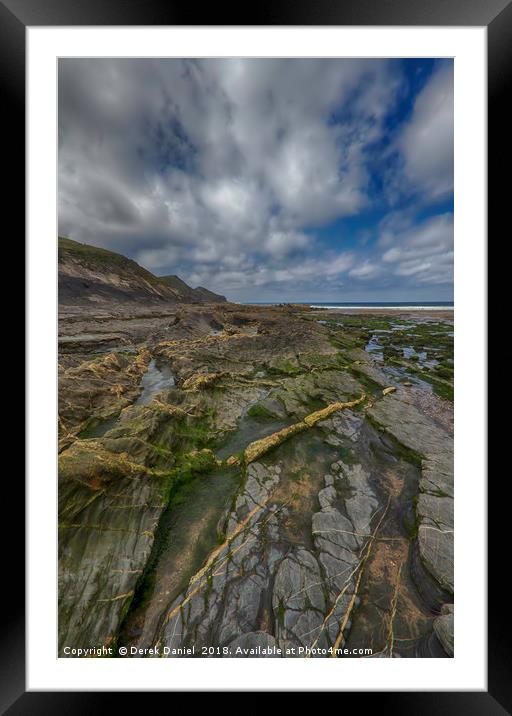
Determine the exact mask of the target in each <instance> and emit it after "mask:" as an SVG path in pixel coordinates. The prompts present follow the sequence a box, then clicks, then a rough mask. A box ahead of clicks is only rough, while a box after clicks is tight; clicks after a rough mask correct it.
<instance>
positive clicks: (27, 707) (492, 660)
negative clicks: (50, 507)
mask: <svg viewBox="0 0 512 716" xmlns="http://www.w3.org/2000/svg"><path fill="white" fill-rule="evenodd" d="M198 17H199V18H200V20H201V22H200V23H198V22H197V18H198ZM198 24H200V25H203V26H204V25H359V26H364V25H402V26H407V25H427V26H487V29H488V101H489V110H488V168H489V174H488V176H489V183H488V185H489V193H488V208H489V217H490V220H489V230H491V229H492V227H493V226H494V227H495V233H497V228H498V225H499V226H500V227H505V226H507V225H508V223H509V222H507V221H506V219H505V211H506V208H507V206H508V204H509V203H510V200H509V201H508V202H507V200H506V199H507V198H508V197H506V195H505V192H507V193H508V188H507V185H509V183H510V180H508V182H502V181H501V180H500V179H499V177H500V171H499V170H500V168H501V167H502V166H503V164H507V162H506V159H507V157H510V139H509V124H510V120H509V116H510V113H509V112H507V105H508V102H509V101H510V100H509V97H508V96H507V93H506V87H507V79H510V75H511V69H512V2H511V1H510V0H464V1H462V0H351V1H350V2H348V1H347V2H344V1H343V0H338V1H337V2H336V0H334V1H333V0H316V1H315V2H309V3H308V2H305V0H296V1H295V2H293V3H292V2H291V1H290V0H265V1H262V2H260V3H258V4H255V5H254V6H251V8H249V9H246V10H242V8H241V6H238V7H234V6H228V5H227V4H226V7H225V8H224V7H222V6H221V5H219V4H218V3H215V4H213V3H212V4H210V5H209V6H206V7H204V8H203V7H201V8H200V9H199V8H198V7H197V6H195V5H193V4H191V3H184V2H175V1H174V0H167V1H166V2H165V1H164V0H0V58H1V59H0V78H1V79H0V83H1V94H0V96H1V97H2V98H3V101H2V105H3V112H2V115H3V116H2V123H3V124H4V127H5V128H4V133H3V136H4V143H5V145H6V149H7V150H8V152H9V153H10V154H11V158H10V160H8V161H9V172H8V179H9V190H8V199H7V202H6V207H9V208H8V211H9V213H10V214H11V216H13V217H14V221H13V223H12V226H13V227H15V232H16V234H17V236H16V242H19V245H20V246H22V245H23V242H22V241H21V237H19V236H18V235H20V234H21V232H22V226H23V225H24V224H23V222H22V219H21V217H24V216H25V191H24V190H25V154H24V145H25V134H24V132H25V91H24V89H25V30H26V28H27V27H28V26H70V25H71V26H72V25H90V26H95V25H146V26H148V25H198ZM507 100H508V102H507ZM507 166H509V164H507ZM507 218H508V217H507ZM491 220H492V223H491ZM23 221H24V220H23ZM11 231H12V229H11ZM12 238H14V237H12ZM11 241H12V239H11ZM29 349H30V346H29ZM17 400H19V398H18V399H17ZM19 473H20V471H19V469H18V470H17V474H16V475H15V477H16V479H15V480H14V479H11V480H10V485H9V489H10V495H9V504H10V505H16V506H17V508H16V510H17V519H16V520H15V524H16V527H15V530H16V532H15V535H16V537H15V539H10V540H9V542H8V543H7V542H6V543H5V544H6V546H5V549H4V551H3V558H4V565H3V572H4V577H5V578H6V587H7V588H5V589H4V596H6V597H7V603H8V607H7V608H4V609H3V610H2V612H1V614H0V618H1V620H2V630H1V632H0V642H1V646H0V664H1V672H2V675H1V677H0V678H1V690H0V713H8V714H9V715H10V716H17V715H18V714H20V715H21V714H23V715H25V714H40V713H44V714H48V715H50V714H67V713H73V714H82V713H83V714H85V713H87V714H92V713H98V712H99V713H101V712H102V711H103V710H107V708H108V709H109V710H111V709H112V708H117V709H118V708H119V696H120V694H119V693H116V694H112V693H97V692H86V693H77V692H58V693H49V692H26V691H25V614H24V599H23V594H24V591H23V584H24V542H23V530H22V528H21V526H20V515H21V513H22V509H23V508H22V505H23V503H24V484H23V480H22V479H21V475H20V474H19ZM4 477H5V478H6V479H7V474H6V475H5V476H4ZM12 477H13V476H12V474H11V478H12ZM504 477H505V475H504ZM504 489H505V486H504V485H502V484H500V486H499V488H498V490H497V491H496V493H497V494H494V495H493V494H491V495H490V502H489V507H490V514H492V522H490V523H491V524H492V525H495V524H496V525H506V524H507V519H506V514H507V513H506V510H508V504H509V502H508V501H507V500H506V499H505V498H504V492H503V491H504ZM504 529H505V528H504V527H502V530H503V534H502V535H500V534H499V530H498V529H494V528H493V530H492V532H491V533H490V535H489V555H492V554H497V553H498V554H499V553H500V550H501V549H508V547H505V548H503V547H502V545H503V541H502V539H503V538H505V534H504ZM10 535H11V536H12V535H13V532H12V531H10ZM507 544H508V542H507ZM468 558H470V556H468ZM497 558H500V557H497ZM502 559H503V560H505V559H506V557H505V556H504V555H503V557H502ZM503 566H504V563H503V562H500V569H497V570H496V571H495V572H494V575H493V573H492V572H491V578H490V588H491V589H490V593H491V594H492V601H491V598H489V604H492V608H491V609H490V610H489V624H488V691H487V692H421V693H420V692H399V693H397V692H391V693H390V692H386V693H375V692H367V693H365V696H367V697H368V698H372V699H373V702H374V704H375V708H376V709H378V710H379V711H380V712H381V713H382V712H387V711H390V710H391V709H392V710H393V713H396V714H401V713H403V714H412V713H414V714H417V715H418V716H421V715H422V714H434V713H435V714H456V713H459V712H460V713H464V714H468V715H469V714H486V715H488V716H494V715H496V716H498V714H506V713H512V688H511V685H510V684H511V679H510V671H509V669H510V666H508V668H507V664H509V665H510V664H511V663H512V659H511V658H510V636H509V632H510V629H509V626H508V623H507V618H506V615H507V608H508V603H507V602H508V600H507V596H508V595H507V590H506V587H505V586H504V585H505V583H504V582H502V575H503V573H504V569H503ZM505 571H506V566H505ZM404 686H405V687H406V685H404ZM333 690H336V685H335V684H333ZM129 696H130V699H131V707H132V708H133V707H134V705H135V704H134V702H133V699H138V698H141V697H139V696H137V695H135V694H133V693H131V694H129ZM164 696H165V697H166V698H167V699H169V695H165V694H164ZM353 696H354V694H351V693H343V695H342V699H343V702H342V703H341V704H340V706H342V707H343V708H344V709H346V708H360V707H361V702H360V701H358V702H356V700H355V699H354V698H353ZM349 697H351V699H350V701H351V702H352V703H351V704H348V703H347V699H348V698H349ZM355 697H356V699H358V700H360V698H361V694H360V693H359V694H355ZM142 698H146V697H145V696H142ZM114 699H115V701H114ZM167 703H168V705H170V704H171V703H172V702H170V701H168V702H167ZM357 703H358V704H359V706H357V705H356V704H357ZM141 705H142V704H141ZM368 705H369V704H368V701H367V700H366V699H365V703H364V704H363V706H366V707H368Z"/></svg>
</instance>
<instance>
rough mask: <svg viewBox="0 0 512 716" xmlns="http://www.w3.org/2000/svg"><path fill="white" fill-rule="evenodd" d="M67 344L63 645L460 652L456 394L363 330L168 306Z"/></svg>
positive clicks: (291, 312)
mask: <svg viewBox="0 0 512 716" xmlns="http://www.w3.org/2000/svg"><path fill="white" fill-rule="evenodd" d="M169 290H170V289H169ZM368 320H370V319H368ZM411 330H413V327H411ZM60 338H61V340H60V344H59V350H60V392H59V401H60V438H61V440H60V449H61V452H60V456H59V463H60V482H59V515H60V525H59V526H60V536H59V553H60V583H59V599H60V610H59V647H60V649H61V650H62V649H63V648H64V647H65V646H71V647H87V646H91V644H94V645H95V646H98V645H101V644H105V645H110V646H112V648H113V649H114V650H115V649H117V648H118V647H119V646H120V645H124V646H127V647H128V648H131V647H134V648H136V649H142V650H143V649H149V648H151V647H152V648H157V649H158V648H159V649H160V654H161V655H164V649H165V655H167V656H174V655H175V656H187V655H188V656H207V657H208V656H227V657H229V656H233V657H242V658H243V657H250V656H258V657H260V658H266V657H272V658H276V657H279V658H281V657H299V658H300V657H314V658H321V657H333V656H337V657H341V658H344V657H349V658H351V657H352V658H353V657H356V658H361V657H363V658H364V657H377V658H379V657H380V658H382V657H384V658H397V657H402V658H403V657H414V656H430V657H439V656H445V657H447V656H452V655H453V650H454V646H453V464H452V462H453V439H452V435H451V427H450V425H451V424H450V421H449V415H450V413H451V406H450V404H449V403H447V402H446V401H445V400H443V399H442V398H440V397H438V396H437V395H436V394H435V393H434V392H433V391H432V389H431V386H430V384H429V383H427V382H424V381H422V380H420V379H419V378H418V377H417V374H415V373H414V371H409V370H408V368H407V367H403V368H402V367H400V368H397V367H396V364H388V363H387V362H386V361H385V360H384V361H380V362H379V361H376V360H373V359H372V357H371V355H369V353H368V352H366V351H364V346H365V343H366V341H367V340H368V334H367V332H365V331H364V330H362V329H361V328H359V327H358V328H351V327H347V326H344V325H341V326H340V325H337V323H336V322H331V324H329V325H326V324H323V323H322V324H320V323H318V322H317V321H316V320H315V313H314V312H309V311H304V310H303V309H298V308H297V307H279V308H277V307H276V308H272V307H269V308H257V307H241V306H233V305H230V304H225V305H220V304H219V305H217V306H213V305H212V306H194V305H186V304H178V303H176V302H175V304H174V305H171V304H170V303H166V304H165V305H164V304H163V303H162V305H161V306H160V305H156V304H147V305H145V306H144V307H134V306H131V305H124V306H122V307H121V308H120V309H116V310H109V308H108V306H103V307H100V308H96V309H94V310H89V311H84V310H80V311H78V310H75V308H74V307H70V306H63V308H62V310H61V313H60ZM187 650H188V651H187ZM129 654H130V652H129ZM139 654H140V652H139ZM148 655H149V653H148Z"/></svg>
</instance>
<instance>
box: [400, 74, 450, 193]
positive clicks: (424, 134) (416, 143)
mask: <svg viewBox="0 0 512 716" xmlns="http://www.w3.org/2000/svg"><path fill="white" fill-rule="evenodd" d="M398 149H399V150H400V152H401V153H402V155H403V158H404V163H405V165H404V172H405V176H406V179H407V181H408V182H409V183H410V185H412V188H413V190H415V191H416V192H420V193H421V196H422V198H423V199H424V200H429V201H436V200H440V199H443V198H446V197H447V196H449V195H450V193H451V192H452V191H453V64H452V63H443V64H442V65H441V66H440V68H439V69H438V70H437V72H436V73H435V74H434V75H433V77H432V78H431V79H430V81H429V82H428V83H427V85H426V87H425V88H424V89H423V91H422V92H421V93H420V94H419V96H418V98H417V99H416V102H415V105H414V111H413V115H412V118H411V120H410V122H409V123H408V124H407V125H406V127H405V128H404V131H403V132H402V134H401V136H400V138H399V140H398Z"/></svg>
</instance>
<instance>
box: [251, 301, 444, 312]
mask: <svg viewBox="0 0 512 716" xmlns="http://www.w3.org/2000/svg"><path fill="white" fill-rule="evenodd" d="M282 303H283V302H282V301H281V302H280V301H251V302H247V303H244V304H243V305H253V306H255V305H256V306H279V305H280V304H282ZM289 303H293V304H294V305H296V306H310V307H311V308H361V309H364V308H387V309H390V310H396V311H405V310H415V311H421V310H425V311H428V310H432V309H436V310H437V311H453V301H358V302H356V303H354V302H349V301H333V302H326V301H311V302H308V301H290V302H289Z"/></svg>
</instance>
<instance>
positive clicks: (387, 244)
mask: <svg viewBox="0 0 512 716" xmlns="http://www.w3.org/2000/svg"><path fill="white" fill-rule="evenodd" d="M402 79H403V78H402V76H401V74H400V72H399V71H398V70H397V65H396V64H393V63H389V62H386V61H382V60H364V59H361V60H359V59H354V60H323V59H318V60H271V59H268V60H267V59H265V60H250V59H245V60H244V59H240V60H238V59H233V60H222V59H220V60H213V59H212V60H150V59H148V60H135V59H133V60H131V59H124V60H110V59H108V60H101V59H64V60H61V61H60V62H59V231H60V233H61V234H64V235H68V236H70V237H71V238H74V239H76V240H78V241H84V242H87V243H91V244H95V245H99V246H104V247H106V248H110V249H112V250H114V251H119V252H121V253H124V254H127V255H129V256H130V257H131V258H134V259H135V260H136V261H139V262H140V263H141V264H142V265H144V266H146V267H147V268H149V269H150V270H152V271H154V272H155V273H157V274H166V273H177V274H178V275H180V276H182V277H183V278H184V279H186V280H187V279H188V280H189V281H190V282H191V283H193V284H194V285H197V284H202V285H206V286H208V287H210V288H212V289H214V290H217V291H220V292H221V293H226V292H229V290H230V289H231V288H232V290H233V295H235V296H236V295H246V294H247V293H250V292H251V291H253V290H254V291H259V290H260V289H261V290H263V289H266V288H267V287H276V291H277V290H278V287H279V286H280V285H285V286H288V287H290V290H291V288H292V287H295V288H296V290H297V291H302V292H303V293H307V292H308V291H309V292H310V295H311V296H313V297H314V294H315V293H317V292H321V291H323V290H324V289H325V290H328V289H329V290H330V289H331V288H332V290H333V291H335V290H337V289H339V287H340V285H341V282H342V281H344V282H345V283H346V282H350V280H353V283H357V285H358V286H362V285H365V281H368V282H371V281H372V280H373V279H376V278H377V277H379V279H380V277H381V276H384V277H385V275H386V272H387V273H388V274H389V272H395V273H394V274H392V275H396V276H399V275H400V274H398V273H397V271H402V274H401V275H402V276H403V277H405V279H406V278H407V274H406V273H403V272H407V271H408V270H411V271H413V270H414V269H415V268H416V267H415V266H413V265H411V266H409V264H407V262H408V261H409V262H410V261H412V260H415V259H416V258H418V259H419V258H424V263H425V262H427V261H430V258H429V256H427V255H425V256H424V257H423V256H421V255H420V254H418V256H414V257H413V256H412V255H407V256H402V253H400V252H404V251H406V249H405V243H404V241H405V240H404V241H403V240H402V239H403V237H402V234H404V232H406V231H407V230H408V228H409V226H410V219H409V217H408V215H407V214H404V212H400V213H397V214H396V216H394V217H390V218H389V219H388V221H387V224H386V222H384V223H383V224H382V227H381V229H382V230H381V232H380V240H379V241H380V246H379V249H378V250H379V251H381V252H382V251H383V252H384V254H385V255H387V258H386V259H385V260H384V261H383V260H382V259H381V256H380V254H379V255H377V253H376V251H375V250H374V249H373V248H372V246H371V245H370V244H371V242H370V240H369V239H367V240H366V241H362V240H361V242H360V243H359V248H358V253H359V256H357V255H355V254H354V253H352V251H347V250H346V245H345V244H344V241H345V238H342V239H340V241H339V244H338V246H337V249H336V251H335V250H333V249H332V248H330V247H329V245H322V244H321V242H320V240H319V239H318V234H319V232H320V231H321V227H322V226H325V225H326V224H328V223H329V222H331V221H333V220H338V219H342V218H344V217H348V216H353V215H355V214H358V213H360V212H361V211H363V210H365V209H367V208H373V207H372V203H371V200H370V193H369V186H370V183H371V179H372V177H371V175H370V172H369V168H368V156H369V153H370V152H371V147H372V143H373V142H376V141H378V140H380V139H382V138H383V137H385V136H386V128H385V125H384V119H385V116H386V113H387V112H389V111H390V109H391V108H392V107H393V106H394V103H395V101H396V98H397V94H398V91H399V90H400V88H401V86H402V85H401V83H402ZM449 93H450V89H449V77H448V74H447V71H440V72H438V73H437V75H435V76H434V78H433V79H432V80H431V82H430V83H429V84H428V85H427V87H426V88H425V90H424V91H423V93H422V95H421V96H420V97H419V98H418V100H417V102H416V106H415V109H414V114H413V117H412V119H411V122H410V124H409V125H408V127H407V128H406V129H405V131H404V133H403V135H402V136H401V138H400V140H399V143H398V146H399V149H400V151H401V153H402V155H403V157H404V170H405V171H406V173H407V178H408V181H409V182H410V183H411V184H414V187H415V188H416V190H417V191H420V192H421V191H423V192H424V193H425V196H427V195H428V197H432V196H434V195H435V189H436V187H437V190H438V191H439V190H440V187H441V185H442V184H443V182H440V181H437V183H436V182H435V181H434V180H433V177H435V176H438V175H439V176H440V174H441V173H442V171H444V170H443V166H445V165H446V164H448V163H449V162H448V159H449V155H450V151H449V146H448V145H447V143H446V141H445V140H444V139H443V137H445V135H446V134H447V130H448V129H449V124H450V123H449V118H448V115H449V111H448V109H447V108H448V105H449V101H448V99H449V98H448V94H449ZM420 136H423V137H424V138H423V144H428V145H429V147H427V148H426V149H423V148H421V151H420V148H417V147H416V140H417V138H418V137H420ZM439 143H441V144H442V147H438V144H439ZM441 148H442V151H441ZM429 149H430V150H431V152H429ZM432 155H434V157H436V158H433V157H432ZM447 156H448V159H447ZM443 162H444V164H443ZM445 168H446V167H445ZM444 185H446V186H448V184H447V183H446V182H444ZM442 191H445V189H442ZM404 217H405V218H404ZM370 235H371V234H369V235H368V236H370ZM343 236H345V235H343ZM401 237H402V238H401ZM349 238H350V237H349ZM351 245H352V244H351ZM392 251H395V254H393V253H388V252H392ZM408 251H409V252H412V251H413V248H409V249H408ZM414 251H416V252H419V251H421V247H419V246H417V247H416V248H414ZM397 252H398V253H397ZM438 265H439V262H437V263H436V264H435V265H434V264H433V265H432V268H431V269H425V268H423V269H422V270H421V271H418V272H417V273H416V274H409V275H417V276H418V277H419V278H418V280H423V277H424V276H428V275H430V276H434V275H438V276H441V275H444V273H443V272H444V271H445V270H444V268H436V267H438ZM436 271H437V274H435V272H436ZM395 280H397V279H395ZM262 300H264V299H262Z"/></svg>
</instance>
